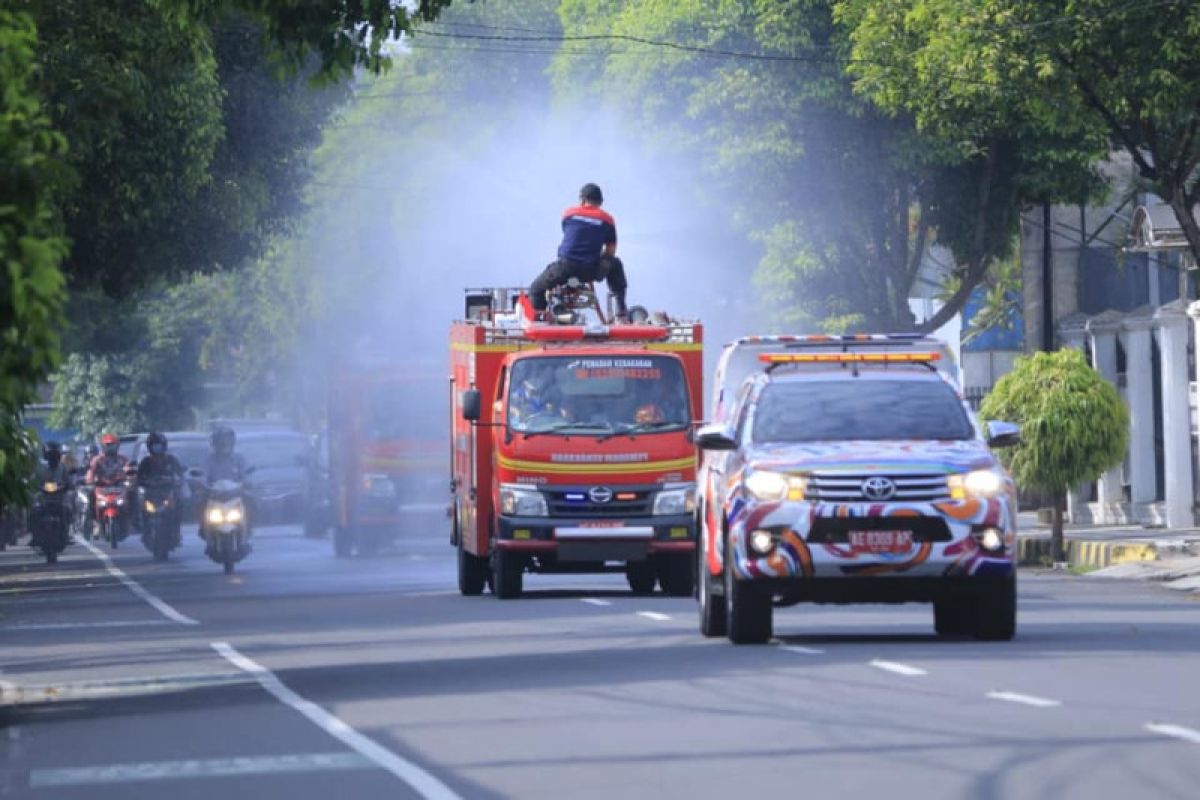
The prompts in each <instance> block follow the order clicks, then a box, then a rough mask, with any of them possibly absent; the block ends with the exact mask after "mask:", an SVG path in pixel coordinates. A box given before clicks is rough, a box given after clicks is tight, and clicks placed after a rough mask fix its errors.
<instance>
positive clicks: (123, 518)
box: [95, 483, 129, 550]
mask: <svg viewBox="0 0 1200 800" xmlns="http://www.w3.org/2000/svg"><path fill="white" fill-rule="evenodd" d="M95 494H96V521H95V524H96V525H97V527H98V528H99V530H100V538H101V539H103V540H104V541H106V542H108V544H109V546H110V547H112V549H113V550H116V549H117V545H118V544H119V543H120V542H121V540H122V539H124V538H125V537H126V536H128V535H129V514H128V511H127V510H126V508H125V501H126V498H127V496H128V494H129V489H128V487H126V485H125V484H124V483H113V484H108V485H105V486H102V485H99V484H97V485H96V488H95Z"/></svg>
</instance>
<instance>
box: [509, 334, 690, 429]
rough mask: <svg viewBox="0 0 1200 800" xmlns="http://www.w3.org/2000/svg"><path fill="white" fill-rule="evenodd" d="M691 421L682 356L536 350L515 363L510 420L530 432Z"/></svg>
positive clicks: (661, 425) (680, 426) (681, 426)
mask: <svg viewBox="0 0 1200 800" xmlns="http://www.w3.org/2000/svg"><path fill="white" fill-rule="evenodd" d="M689 421H690V415H689V413H688V401H687V384H686V383H685V381H684V378H683V369H682V367H681V366H680V364H679V362H678V361H676V360H675V359H672V358H667V357H664V356H650V355H644V354H631V355H621V356H582V357H579V356H538V357H532V358H524V359H521V360H520V361H517V362H516V363H515V364H513V366H512V375H511V379H510V380H509V388H508V424H509V425H510V426H511V427H512V430H514V431H517V432H522V433H526V434H533V433H560V434H567V435H576V434H584V435H586V434H591V435H596V436H604V435H612V434H614V433H626V432H628V433H653V432H660V431H669V430H683V429H684V428H686V427H687V425H688V423H689Z"/></svg>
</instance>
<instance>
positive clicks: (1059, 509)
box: [1050, 490, 1067, 564]
mask: <svg viewBox="0 0 1200 800" xmlns="http://www.w3.org/2000/svg"><path fill="white" fill-rule="evenodd" d="M1066 505H1067V493H1066V492H1065V491H1061V490H1060V491H1058V492H1055V493H1054V514H1053V517H1052V519H1053V521H1052V523H1051V526H1050V555H1051V558H1052V559H1053V560H1054V563H1055V564H1061V563H1063V562H1064V561H1066V560H1067V549H1066V547H1065V546H1064V544H1065V543H1064V542H1063V514H1064V512H1065V511H1066Z"/></svg>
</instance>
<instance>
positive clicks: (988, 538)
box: [976, 528, 1004, 553]
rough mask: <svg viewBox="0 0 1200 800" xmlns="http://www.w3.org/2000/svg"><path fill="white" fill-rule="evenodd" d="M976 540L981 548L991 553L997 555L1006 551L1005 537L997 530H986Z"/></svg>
mask: <svg viewBox="0 0 1200 800" xmlns="http://www.w3.org/2000/svg"><path fill="white" fill-rule="evenodd" d="M976 538H977V539H978V541H979V546H980V547H982V548H983V549H984V550H987V551H989V552H992V553H997V552H1000V551H1001V550H1003V549H1004V536H1003V534H1001V533H1000V531H998V530H996V529H995V528H985V529H984V530H983V532H982V533H979V534H977V536H976Z"/></svg>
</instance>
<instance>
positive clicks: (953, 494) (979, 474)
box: [946, 469, 1005, 500]
mask: <svg viewBox="0 0 1200 800" xmlns="http://www.w3.org/2000/svg"><path fill="white" fill-rule="evenodd" d="M946 483H947V485H948V486H949V488H950V498H951V499H952V500H966V499H967V498H968V497H999V496H1000V495H1002V494H1004V488H1005V486H1004V476H1003V475H1002V474H1001V473H1000V470H998V469H976V470H972V471H971V472H961V473H959V474H957V475H951V476H949V477H948V478H947V479H946Z"/></svg>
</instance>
